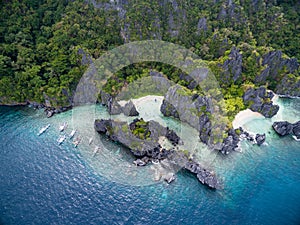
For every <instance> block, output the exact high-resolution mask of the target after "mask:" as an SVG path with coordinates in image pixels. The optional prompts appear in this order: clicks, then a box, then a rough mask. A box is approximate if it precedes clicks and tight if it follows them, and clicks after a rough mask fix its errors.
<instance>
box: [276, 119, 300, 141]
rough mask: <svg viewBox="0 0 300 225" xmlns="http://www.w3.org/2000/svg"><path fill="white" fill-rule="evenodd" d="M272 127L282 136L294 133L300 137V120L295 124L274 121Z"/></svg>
mask: <svg viewBox="0 0 300 225" xmlns="http://www.w3.org/2000/svg"><path fill="white" fill-rule="evenodd" d="M272 127H273V129H274V130H275V131H276V133H277V134H279V135H280V136H286V135H294V136H295V137H296V138H297V139H300V121H298V122H296V123H294V124H293V123H289V122H287V121H280V122H274V123H273V125H272Z"/></svg>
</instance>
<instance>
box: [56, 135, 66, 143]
mask: <svg viewBox="0 0 300 225" xmlns="http://www.w3.org/2000/svg"><path fill="white" fill-rule="evenodd" d="M65 140H66V135H61V136H59V138H58V139H57V142H58V144H59V145H61V144H62V143H63V142H64V141H65Z"/></svg>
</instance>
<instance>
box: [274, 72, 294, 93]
mask: <svg viewBox="0 0 300 225" xmlns="http://www.w3.org/2000/svg"><path fill="white" fill-rule="evenodd" d="M275 91H276V93H277V94H279V95H283V96H287V97H300V80H299V79H298V77H296V76H290V75H287V76H285V77H284V78H283V79H282V80H281V81H280V82H279V83H278V85H277V86H276V90H275Z"/></svg>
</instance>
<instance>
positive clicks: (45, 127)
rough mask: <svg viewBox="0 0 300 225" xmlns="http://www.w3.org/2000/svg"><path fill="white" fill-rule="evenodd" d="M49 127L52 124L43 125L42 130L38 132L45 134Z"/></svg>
mask: <svg viewBox="0 0 300 225" xmlns="http://www.w3.org/2000/svg"><path fill="white" fill-rule="evenodd" d="M49 127H50V124H48V125H47V126H44V127H42V129H40V132H39V133H38V135H39V136H40V135H41V134H43V133H44V132H45V131H46V130H47V129H48V128H49Z"/></svg>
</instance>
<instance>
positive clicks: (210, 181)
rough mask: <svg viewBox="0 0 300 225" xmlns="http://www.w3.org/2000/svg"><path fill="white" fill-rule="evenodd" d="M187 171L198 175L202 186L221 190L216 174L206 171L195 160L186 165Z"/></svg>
mask: <svg viewBox="0 0 300 225" xmlns="http://www.w3.org/2000/svg"><path fill="white" fill-rule="evenodd" d="M185 169H187V170H188V171H190V172H192V173H194V174H196V176H197V178H198V180H199V181H200V182H201V183H202V184H206V185H207V186H208V187H210V188H214V189H220V188H221V184H220V183H219V181H218V180H217V178H216V176H215V174H214V172H212V171H209V170H206V169H204V168H203V167H201V166H200V165H199V164H198V163H197V162H195V161H193V160H190V161H188V162H187V163H186V165H185Z"/></svg>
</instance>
